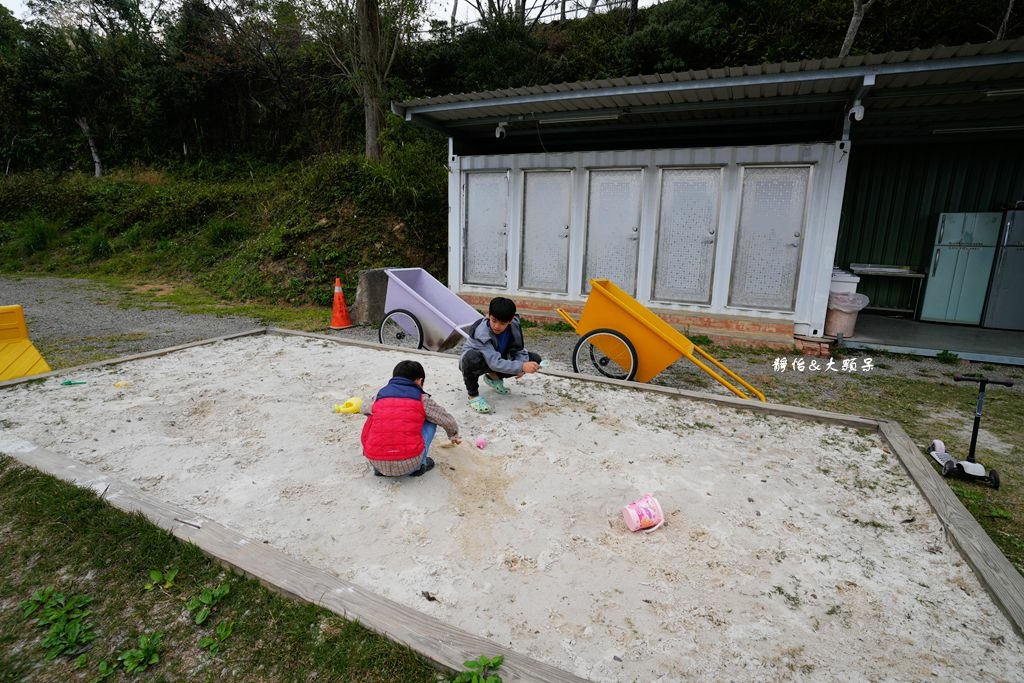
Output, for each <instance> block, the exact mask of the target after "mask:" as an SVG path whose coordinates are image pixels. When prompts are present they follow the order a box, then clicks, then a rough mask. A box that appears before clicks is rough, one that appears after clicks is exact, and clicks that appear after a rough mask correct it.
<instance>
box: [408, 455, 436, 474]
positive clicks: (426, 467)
mask: <svg viewBox="0 0 1024 683" xmlns="http://www.w3.org/2000/svg"><path fill="white" fill-rule="evenodd" d="M432 469H434V459H433V458H430V457H428V458H427V461H426V462H425V463H423V464H422V465H420V468H419V469H418V470H416V471H415V472H413V473H412V474H410V475H409V476H410V477H422V476H423V475H424V474H426V473H427V472H429V471H430V470H432Z"/></svg>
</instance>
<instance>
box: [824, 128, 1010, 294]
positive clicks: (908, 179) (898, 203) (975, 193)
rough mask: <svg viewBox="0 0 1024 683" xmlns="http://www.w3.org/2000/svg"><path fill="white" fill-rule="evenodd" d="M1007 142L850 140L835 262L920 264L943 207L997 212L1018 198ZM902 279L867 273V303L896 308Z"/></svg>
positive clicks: (904, 285)
mask: <svg viewBox="0 0 1024 683" xmlns="http://www.w3.org/2000/svg"><path fill="white" fill-rule="evenodd" d="M1020 149H1021V148H1020V146H1019V145H1016V144H1007V143H1005V142H1004V143H988V142H985V143H978V144H961V145H948V144H947V145H906V146H904V145H882V146H866V145H865V146H860V147H858V146H857V145H854V146H853V150H852V153H851V158H850V168H849V173H848V175H847V184H846V194H845V196H844V198H843V216H842V218H841V220H840V223H839V242H838V244H837V245H836V260H835V265H837V266H839V267H841V268H847V267H849V265H850V264H851V263H877V264H884V265H901V266H911V267H913V268H915V269H917V270H922V271H923V269H924V268H926V267H927V264H928V263H929V260H930V257H931V252H932V245H933V243H934V241H935V229H936V225H937V221H938V216H939V214H940V213H943V212H951V211H955V212H969V211H1002V210H1004V209H1006V208H1009V207H1010V206H1012V205H1013V203H1014V202H1017V201H1021V200H1024V154H1021V153H1020ZM910 285H911V283H910V281H909V280H902V279H896V278H878V277H869V278H863V279H862V280H861V283H860V286H859V287H858V291H860V292H863V293H864V294H867V295H868V298H869V299H870V300H871V304H870V305H871V306H886V307H897V308H900V307H903V306H905V305H906V304H907V302H908V301H909V300H910V296H911V291H910Z"/></svg>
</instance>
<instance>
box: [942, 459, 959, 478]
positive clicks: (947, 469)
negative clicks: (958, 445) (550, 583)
mask: <svg viewBox="0 0 1024 683" xmlns="http://www.w3.org/2000/svg"><path fill="white" fill-rule="evenodd" d="M954 472H956V463H955V462H953V461H952V460H947V461H946V462H944V463H942V476H944V477H952V476H953V473H954Z"/></svg>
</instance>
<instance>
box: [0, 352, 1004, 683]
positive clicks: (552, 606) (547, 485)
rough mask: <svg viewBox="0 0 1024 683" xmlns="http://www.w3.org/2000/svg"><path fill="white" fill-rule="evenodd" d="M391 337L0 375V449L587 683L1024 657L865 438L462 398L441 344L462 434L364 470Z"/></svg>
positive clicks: (595, 402) (785, 423) (999, 670)
mask: <svg viewBox="0 0 1024 683" xmlns="http://www.w3.org/2000/svg"><path fill="white" fill-rule="evenodd" d="M409 355H410V354H409V353H407V352H400V351H395V350H388V349H383V348H381V349H373V348H364V347H356V346H349V345H344V344H336V343H333V342H331V341H327V340H321V339H311V338H306V337H283V336H277V335H266V336H257V337H247V338H243V339H238V340H231V341H227V342H220V343H216V344H212V345H207V346H201V347H196V348H192V349H187V350H183V351H177V352H174V353H171V354H167V355H164V356H158V357H153V358H148V359H142V360H136V361H131V362H129V363H124V364H121V365H117V366H110V367H104V368H96V369H90V370H85V371H79V372H76V373H75V375H74V379H77V380H81V381H85V382H86V384H82V385H74V386H64V385H61V384H60V380H61V379H62V378H61V377H57V378H51V379H47V380H45V381H43V382H37V383H31V384H26V385H22V386H18V387H12V388H7V389H3V390H0V391H2V392H3V405H4V419H3V421H2V423H0V426H2V429H0V452H3V451H4V447H5V443H6V444H8V445H9V444H11V443H13V442H14V441H15V440H17V441H18V442H26V441H27V442H30V443H32V444H35V445H37V446H41V447H44V448H47V449H49V450H51V451H53V452H56V453H60V454H63V455H65V456H67V457H68V458H72V459H74V460H76V461H80V462H83V463H86V464H89V465H90V466H92V467H95V468H97V469H100V470H102V471H104V472H106V473H108V474H110V475H111V476H113V477H116V478H118V479H120V480H123V481H125V482H127V483H130V484H133V485H135V486H137V487H139V488H141V489H142V490H144V491H146V492H148V493H149V494H151V495H154V496H157V497H159V498H161V499H164V500H167V501H169V502H172V503H175V504H178V505H181V506H183V507H185V508H188V509H191V510H193V511H195V512H197V513H200V514H203V515H206V516H207V517H210V518H212V519H214V520H216V521H218V522H220V523H222V524H225V525H226V526H228V527H231V528H233V529H235V530H236V531H238V532H240V533H242V534H245V535H246V536H249V537H251V538H253V539H255V540H258V541H263V542H267V543H268V544H270V545H272V546H274V547H276V548H279V549H281V550H283V551H285V552H288V553H290V554H292V555H294V556H296V557H298V558H301V559H303V560H304V561H306V562H308V563H309V564H311V565H313V566H316V567H318V568H320V569H322V570H324V571H329V572H333V573H334V574H336V575H338V576H339V577H341V578H343V579H346V580H348V581H351V582H353V583H356V584H359V585H361V586H364V587H366V588H368V589H370V590H373V591H375V592H378V593H380V594H382V595H384V596H386V597H388V598H390V599H392V600H395V601H398V602H400V603H402V604H404V605H406V606H408V607H410V608H412V609H416V610H419V611H422V612H425V613H427V614H430V615H432V616H435V617H437V618H439V619H442V620H444V621H446V622H447V623H450V624H452V625H454V626H457V627H459V628H462V629H464V630H467V631H470V632H472V633H475V634H478V635H480V636H482V637H485V638H489V639H491V640H493V641H495V642H497V643H500V644H502V645H506V646H509V647H512V648H513V649H516V650H517V651H521V652H523V653H526V654H529V655H531V656H533V657H535V658H537V659H540V660H542V661H545V662H547V663H550V664H553V665H555V666H559V667H561V668H563V669H566V670H568V671H572V672H573V673H575V674H577V675H580V676H583V677H586V678H589V679H591V680H595V681H645V682H646V681H678V680H687V679H695V678H696V679H721V680H725V679H731V680H754V681H756V680H766V681H767V680H779V679H792V678H802V677H808V678H836V677H839V676H842V677H844V678H848V677H852V678H853V679H854V680H919V679H924V678H937V679H940V680H943V679H944V680H991V681H1002V680H1014V679H1016V678H1018V677H1019V672H1020V671H1021V670H1024V641H1022V640H1021V638H1020V637H1019V636H1017V635H1016V634H1015V633H1014V632H1013V631H1012V629H1011V628H1010V626H1009V624H1008V622H1007V621H1006V620H1005V618H1004V617H1003V616H1002V614H1001V613H1000V612H999V611H998V609H997V608H996V607H995V606H994V605H993V604H992V602H991V600H990V599H989V598H988V596H987V595H986V593H985V591H984V590H983V589H982V587H981V586H980V585H979V583H978V581H977V579H976V578H975V576H974V574H973V573H972V572H971V570H970V569H969V567H968V566H967V565H966V563H965V562H964V561H963V560H962V558H961V556H960V555H959V554H958V552H957V551H956V550H955V549H954V548H953V547H952V546H951V545H950V544H949V543H948V542H947V541H946V538H945V534H944V532H943V530H942V528H941V525H940V524H939V522H938V520H937V518H936V517H935V516H934V515H933V514H932V513H931V511H930V509H929V507H928V505H927V503H926V502H925V500H924V499H923V498H922V497H921V495H920V494H919V492H918V491H917V489H916V488H915V486H914V485H913V483H912V482H911V481H910V479H909V478H908V477H907V475H906V474H905V472H904V471H903V469H902V467H901V466H900V464H899V462H898V461H897V459H896V458H895V456H893V455H892V454H891V453H889V452H888V450H887V448H886V446H885V444H884V443H883V442H882V441H881V440H880V439H879V438H878V437H877V436H876V435H873V434H866V433H859V432H857V431H855V430H852V429H850V428H846V427H841V426H835V425H828V424H823V423H812V422H806V421H802V420H796V419H792V418H784V417H767V416H764V415H761V414H756V413H750V412H746V411H743V410H738V409H732V408H725V407H721V406H717V405H715V404H711V403H707V402H704V401H700V400H689V399H683V398H679V397H670V396H663V395H658V394H654V393H652V392H649V391H644V390H643V389H625V388H620V387H609V386H606V385H602V384H596V383H592V382H583V381H578V380H572V379H566V378H563V377H558V376H554V375H544V374H542V375H539V376H530V377H528V378H525V379H524V380H522V381H519V382H512V383H510V387H511V389H512V392H513V393H512V394H511V395H509V396H496V395H494V393H493V392H490V390H488V389H487V388H486V387H484V392H485V395H486V397H487V399H488V400H489V401H491V403H492V405H493V406H494V408H495V412H494V414H492V415H479V414H476V413H474V412H472V411H471V410H470V409H469V408H468V407H467V406H466V405H465V398H464V390H463V389H462V388H461V387H460V386H459V384H458V376H457V373H454V372H453V368H452V363H453V360H454V359H453V358H449V357H447V356H441V357H439V356H422V357H418V359H419V360H421V362H423V363H424V365H425V367H426V368H427V385H426V388H427V390H428V391H430V392H431V393H433V395H434V396H435V398H436V399H437V400H438V401H439V402H440V403H442V404H443V405H446V406H448V407H449V409H450V410H451V412H452V413H453V415H454V416H455V417H456V419H457V420H458V421H459V424H460V427H461V429H460V431H461V433H462V434H463V435H464V436H465V437H467V441H466V442H465V443H464V444H463V445H460V446H456V447H452V448H445V447H444V444H443V441H444V440H443V437H442V436H439V437H438V441H436V442H435V446H434V448H433V450H432V455H433V457H434V458H435V459H436V460H437V462H438V466H437V467H436V468H435V470H434V471H433V472H430V473H428V474H427V475H426V476H424V477H421V478H419V479H409V478H401V479H382V478H378V477H374V476H372V473H371V472H370V470H369V468H368V466H367V464H366V462H365V460H364V459H363V458H362V456H361V454H360V453H361V451H360V446H359V441H358V432H359V428H360V427H361V424H362V418H361V417H359V416H350V415H340V414H336V413H334V412H333V410H332V407H333V405H334V404H335V403H339V402H342V401H344V399H346V398H347V397H349V396H352V395H366V394H369V393H372V392H373V391H374V390H376V389H377V388H378V387H379V386H381V385H382V384H383V383H384V382H385V381H386V379H387V378H388V377H389V376H390V371H391V368H392V367H393V366H394V364H395V363H396V362H397V361H398V360H400V359H402V358H405V357H409ZM565 357H567V355H566V356H565ZM453 375H454V378H453ZM478 436H483V437H485V438H486V439H487V441H488V445H487V446H486V448H484V449H482V450H481V449H477V448H475V447H474V446H472V445H471V443H472V442H473V440H474V439H475V438H476V437H478ZM647 492H650V493H652V494H653V495H654V496H655V497H656V498H657V499H658V500H659V501H660V502H661V505H662V507H663V509H664V512H665V517H666V519H667V523H666V524H665V526H663V527H662V528H660V529H658V530H656V531H655V532H653V533H650V534H644V533H634V532H630V531H629V530H628V529H627V528H626V527H625V525H624V523H623V520H622V516H621V510H622V507H623V505H624V504H626V503H628V502H630V501H632V500H635V499H637V498H639V497H640V496H641V495H642V494H643V493H647ZM937 629H940V630H942V632H943V633H945V634H946V636H945V637H941V638H940V637H936V632H937ZM953 633H955V637H951V635H950V634H953ZM954 643H955V646H952V645H953V644H954Z"/></svg>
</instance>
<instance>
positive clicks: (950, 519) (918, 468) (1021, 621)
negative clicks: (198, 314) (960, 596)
mask: <svg viewBox="0 0 1024 683" xmlns="http://www.w3.org/2000/svg"><path fill="white" fill-rule="evenodd" d="M259 334H277V335H281V336H293V337H306V338H311V339H320V340H324V341H330V342H334V343H337V344H342V345H349V346H357V347H362V348H366V349H373V350H376V351H380V350H391V351H397V350H399V349H397V348H394V347H387V346H382V345H380V344H378V343H374V342H365V341H360V340H354V339H344V338H339V337H338V336H335V335H329V334H321V333H316V332H302V331H298V330H288V329H284V328H277V327H266V328H257V329H254V330H249V331H246V332H240V333H235V334H230V335H224V336H221V337H213V338H210V339H206V340H201V341H196V342H192V343H189V344H183V345H181V346H175V347H170V348H167V349H161V350H158V351H152V352H148V353H141V354H135V355H132V356H125V357H122V358H116V359H112V360H107V361H100V362H97V363H89V364H87V365H82V366H76V367H74V368H67V369H62V370H60V371H57V372H51V373H47V374H45V375H37V376H34V377H26V378H20V379H15V380H10V381H7V382H0V388H3V387H5V386H8V385H14V384H19V383H23V382H31V381H36V380H38V379H42V378H46V377H50V376H53V375H59V374H65V373H68V372H71V371H74V370H80V369H85V368H93V367H100V366H106V365H114V364H118V363H123V362H126V361H129V360H137V359H140V358H149V357H154V356H161V355H165V354H167V353H170V352H172V351H178V350H181V349H187V348H191V347H195V346H202V345H205V344H211V343H215V342H218V341H225V340H228V339H235V338H239V337H245V336H252V335H259ZM401 351H402V352H403V353H406V352H407V353H412V354H418V355H425V356H433V357H437V358H446V359H450V360H454V359H455V356H454V355H453V354H450V353H440V352H436V351H428V350H425V349H401ZM543 373H544V374H546V375H551V376H555V377H561V378H563V379H571V380H574V381H585V382H596V383H600V384H607V385H611V386H617V387H622V388H628V389H634V390H639V391H650V392H653V393H659V394H665V395H669V396H679V397H682V398H687V399H691V400H696V401H703V402H707V403H715V404H718V405H723V406H727V407H730V408H735V409H741V410H748V411H752V412H760V413H766V414H770V415H779V416H782V417H790V418H794V419H802V420H814V421H819V422H828V423H833V424H839V425H844V426H848V427H853V428H856V429H866V430H870V431H871V432H876V433H878V434H880V435H881V437H882V438H883V440H884V441H885V442H886V443H887V444H888V445H889V447H890V448H891V449H892V451H893V453H895V454H896V456H897V457H898V458H899V460H900V463H901V464H902V465H903V468H904V470H905V471H906V472H907V474H908V475H909V476H910V478H911V480H912V481H913V482H914V484H915V485H916V486H917V488H918V490H920V491H921V493H922V495H924V497H925V499H926V500H927V501H928V504H929V505H930V506H931V508H932V510H933V511H934V512H935V514H936V515H937V516H938V518H939V521H940V522H941V524H942V525H943V528H944V529H945V530H946V533H947V536H948V537H949V538H950V540H951V541H952V542H953V545H954V546H955V547H956V548H957V550H958V551H959V552H960V554H961V555H962V556H963V557H964V559H965V561H966V562H967V563H968V564H969V565H970V566H971V568H972V569H973V570H974V573H975V575H976V576H977V577H978V580H979V581H980V582H981V584H982V586H983V587H984V588H985V590H986V592H987V593H988V595H989V596H990V597H991V599H992V600H993V602H995V604H996V606H998V607H999V609H1000V611H1001V612H1002V613H1003V614H1004V615H1005V616H1006V618H1007V619H1008V620H1009V621H1010V624H1011V626H1012V627H1013V629H1014V630H1015V631H1016V632H1017V633H1018V635H1020V636H1021V637H1024V576H1022V575H1021V574H1020V572H1018V571H1017V569H1016V568H1015V567H1014V566H1013V564H1012V563H1011V562H1010V561H1009V560H1008V559H1007V558H1006V556H1005V555H1003V553H1002V551H1000V550H999V548H998V547H997V546H996V545H995V543H994V542H993V541H992V539H991V538H989V536H988V534H987V533H986V532H985V530H984V529H983V528H982V527H981V525H980V524H978V522H977V520H975V519H974V517H973V516H972V515H971V514H970V513H969V512H968V511H967V509H966V508H965V507H964V506H963V503H961V502H960V499H959V498H957V497H956V495H955V494H954V493H953V492H952V490H950V488H949V486H948V485H947V484H946V483H945V481H944V480H943V479H942V478H941V477H940V476H939V474H938V473H937V472H936V471H935V470H934V469H933V468H932V467H931V465H930V464H929V463H928V461H927V459H926V456H924V454H923V453H922V452H921V450H920V449H919V448H918V447H917V445H916V444H914V442H913V441H912V440H911V439H910V437H909V436H908V435H907V433H906V432H905V431H904V430H903V428H902V427H901V426H900V425H899V424H898V423H896V422H893V421H890V420H873V419H869V418H865V417H860V416H856V415H848V414H845V413H835V412H830V411H823V410H814V409H811V408H800V407H796V406H788V405H784V404H778V403H761V402H760V401H752V400H744V399H741V398H738V397H735V396H723V395H718V394H708V393H703V392H697V391H691V390H686V389H676V388H673V387H661V386H652V385H649V384H641V383H637V382H625V381H622V380H616V379H611V378H602V377H582V376H580V375H577V374H575V373H568V372H561V371H558V370H549V369H545V370H544V371H543ZM54 457H56V456H54ZM33 466H34V465H33ZM69 467H70V469H72V470H73V469H75V468H76V467H77V468H80V469H82V470H84V469H85V468H84V467H83V466H81V465H70V466H69ZM58 476H59V475H58ZM100 476H101V477H103V476H105V475H100ZM70 480H71V481H76V480H73V479H70ZM76 483H77V481H76ZM80 485H85V486H89V484H80ZM93 488H95V487H93ZM139 495H140V496H141V495H144V494H141V493H140V494H139ZM184 514H186V515H190V516H194V515H192V513H188V512H184ZM154 523H157V522H155V521H154ZM157 524H158V526H161V525H160V524H159V523H157ZM207 524H215V522H207ZM179 526H180V523H179ZM163 528H169V527H166V526H164V527H163ZM170 530H171V531H172V533H174V534H175V535H176V536H178V535H179V533H178V530H176V529H175V528H170ZM179 537H181V538H185V536H179ZM186 540H191V539H186ZM197 545H199V544H198V543H197ZM204 552H207V554H209V555H211V556H212V557H214V559H217V560H218V561H221V562H224V563H225V564H228V565H230V566H236V565H234V564H233V563H232V562H231V561H230V560H229V559H227V558H222V557H219V556H217V555H214V554H213V553H212V552H211V551H207V550H206V549H204ZM293 561H294V560H293ZM239 567H240V568H241V566H240V565H239ZM242 570H243V571H244V572H245V573H248V574H250V575H252V576H255V577H256V578H258V579H259V580H260V581H261V582H262V583H264V584H265V585H267V586H268V587H270V588H273V589H275V590H278V591H280V592H283V593H286V594H289V595H295V596H296V597H300V598H301V599H305V600H308V601H309V602H313V603H314V604H321V605H323V606H324V607H327V608H328V609H331V610H332V611H335V612H337V613H338V614H342V615H343V616H346V617H347V618H352V619H356V620H358V621H360V622H361V623H363V624H365V625H367V626H368V627H369V628H371V629H373V630H375V631H377V632H378V633H381V634H383V635H386V636H387V637H389V638H392V639H393V640H396V641H398V642H400V643H403V644H408V645H409V646H410V647H413V648H414V649H416V650H417V652H419V653H420V654H422V655H423V656H424V657H426V658H428V659H430V660H431V661H434V662H436V663H438V664H439V665H441V666H445V667H447V666H451V665H449V664H446V663H445V661H444V660H441V659H436V658H435V657H434V656H433V655H432V654H431V653H430V651H425V650H422V649H420V646H419V645H418V644H417V643H419V642H420V641H421V640H422V638H417V637H416V634H406V636H405V637H404V638H403V637H400V636H399V635H396V634H392V633H391V632H390V631H385V630H378V629H377V628H374V627H373V626H372V625H371V619H368V618H364V616H362V615H360V614H357V613H355V612H351V613H349V612H346V611H338V610H339V609H340V610H344V609H345V606H344V605H339V606H338V608H337V609H336V608H335V607H332V606H331V605H330V604H329V603H328V601H327V599H326V597H324V598H323V599H321V596H315V597H313V598H310V597H306V596H305V594H301V595H300V594H298V593H294V592H292V589H291V588H288V587H286V586H285V585H277V584H274V583H272V581H273V579H272V578H265V577H260V576H258V575H257V574H255V573H252V572H250V571H249V570H247V569H244V568H242ZM314 571H315V570H314ZM342 583H344V582H342ZM363 593H365V591H363ZM327 595H328V593H324V594H323V596H327ZM368 595H371V596H372V594H368ZM372 597H376V598H377V599H379V600H384V598H381V597H379V596H372ZM399 607H401V606H399ZM402 609H406V608H402ZM407 611H409V612H414V611H413V610H407ZM414 614H416V615H419V616H421V617H422V618H424V619H431V618H430V617H427V616H426V615H422V614H421V613H419V612H414ZM371 618H372V615H371ZM444 628H450V627H444ZM453 630H455V629H453ZM459 633H462V632H459ZM464 635H465V636H467V637H469V638H475V636H472V635H471V634H464ZM477 640H481V639H477ZM482 642H483V643H485V644H486V645H487V646H488V647H491V648H492V649H491V650H488V651H494V652H501V653H505V652H508V653H509V654H508V655H507V656H506V662H508V661H509V658H510V657H518V658H521V659H524V660H526V661H529V662H533V661H535V660H531V659H529V658H527V657H524V656H522V655H517V654H515V653H514V652H512V651H510V650H508V649H507V648H503V647H501V646H500V645H496V644H491V643H490V642H489V641H482ZM431 643H434V641H429V642H428V643H427V645H428V646H429V645H430V644H431ZM434 644H435V645H436V643H434ZM442 651H443V652H447V650H445V649H443V648H442ZM483 651H484V650H480V649H477V650H476V651H472V652H468V653H463V654H468V655H469V656H468V657H466V658H475V657H476V656H478V654H479V652H483ZM462 661H464V660H463V659H459V660H458V661H457V662H456V663H455V665H454V666H455V667H456V668H458V667H461V663H462ZM537 664H538V665H542V666H547V665H543V664H542V663H540V662H537ZM509 670H510V671H511V670H512V669H511V667H510V668H509ZM555 671H560V670H557V669H555ZM502 673H503V675H504V669H503V670H502ZM560 673H561V674H562V675H565V676H570V677H571V676H572V674H569V673H567V672H560ZM509 680H517V679H509ZM522 680H552V681H561V680H585V679H576V678H567V679H566V678H543V679H536V678H533V679H531V678H525V679H522Z"/></svg>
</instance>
